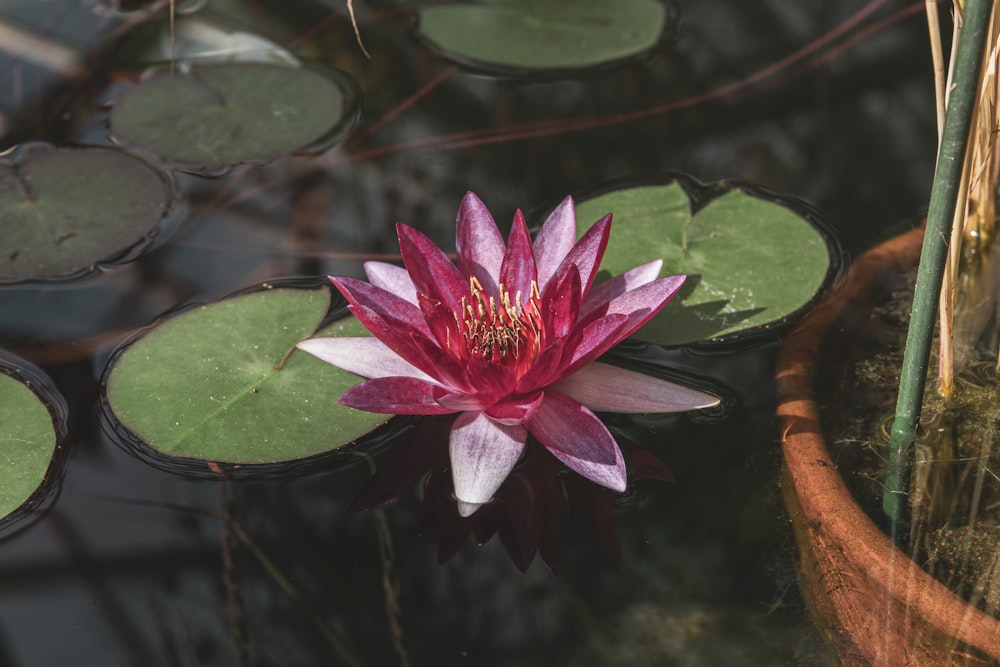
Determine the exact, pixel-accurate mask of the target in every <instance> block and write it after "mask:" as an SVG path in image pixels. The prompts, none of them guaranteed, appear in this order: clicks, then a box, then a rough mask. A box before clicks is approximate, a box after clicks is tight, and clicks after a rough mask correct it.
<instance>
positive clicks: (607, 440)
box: [528, 391, 627, 492]
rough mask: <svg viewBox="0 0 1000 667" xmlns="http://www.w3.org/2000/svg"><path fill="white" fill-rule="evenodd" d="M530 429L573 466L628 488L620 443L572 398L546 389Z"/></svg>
mask: <svg viewBox="0 0 1000 667" xmlns="http://www.w3.org/2000/svg"><path fill="white" fill-rule="evenodd" d="M528 429H529V430H530V431H531V435H533V436H535V437H536V438H538V441H539V442H540V443H542V444H543V445H544V446H545V448H546V449H548V450H549V451H550V452H552V455H553V456H555V457H556V458H557V459H559V460H560V461H562V462H563V463H565V464H566V466H567V467H569V469H570V470H573V471H574V472H577V473H579V474H580V475H582V476H584V477H586V478H587V479H589V480H591V481H592V482H596V483H597V484H600V485H601V486H605V487H607V488H609V489H612V490H613V491H618V492H622V491H624V490H625V486H626V485H627V474H626V471H625V459H624V458H623V457H622V453H621V450H620V449H618V443H616V442H615V439H614V437H612V435H611V432H610V431H608V429H607V427H605V426H604V424H603V423H601V420H600V419H598V418H597V417H596V416H595V415H594V413H593V412H591V411H590V410H588V409H587V408H585V407H584V406H583V405H581V404H579V403H577V402H576V401H574V400H573V399H572V398H570V397H568V396H565V395H563V394H560V393H559V392H556V391H547V392H545V399H544V400H543V401H542V404H541V405H540V406H538V409H537V410H536V411H535V414H534V416H532V418H531V420H530V421H529V422H528Z"/></svg>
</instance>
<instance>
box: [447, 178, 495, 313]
mask: <svg viewBox="0 0 1000 667" xmlns="http://www.w3.org/2000/svg"><path fill="white" fill-rule="evenodd" d="M455 250H456V251H457V252H458V268H459V269H460V270H461V272H462V273H464V274H465V275H467V276H475V277H476V278H477V279H478V280H479V282H480V284H482V286H483V287H484V288H486V291H487V292H489V293H490V294H496V293H497V283H498V282H499V281H500V266H501V264H502V263H503V256H504V243H503V237H502V236H501V235H500V230H499V229H497V224H496V222H495V221H494V220H493V216H492V215H491V214H490V212H489V209H487V208H486V205H485V204H483V202H482V201H480V199H479V197H477V196H476V195H474V194H473V193H471V192H466V193H465V197H463V198H462V205H461V206H460V207H459V209H458V221H457V228H456V230H455Z"/></svg>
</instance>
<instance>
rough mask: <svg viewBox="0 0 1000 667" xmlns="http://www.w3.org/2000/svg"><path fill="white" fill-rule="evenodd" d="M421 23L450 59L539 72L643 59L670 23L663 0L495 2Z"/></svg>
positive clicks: (439, 13) (426, 17) (424, 14)
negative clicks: (667, 21)
mask: <svg viewBox="0 0 1000 667" xmlns="http://www.w3.org/2000/svg"><path fill="white" fill-rule="evenodd" d="M417 15H418V16H419V20H420V23H419V27H420V32H421V34H422V35H423V36H424V38H425V39H426V40H427V41H428V42H430V44H431V45H432V46H434V47H436V48H438V49H440V50H442V51H443V52H444V53H445V55H446V56H448V57H451V58H453V59H456V60H459V61H462V62H469V61H471V62H472V63H474V64H481V65H486V66H488V67H489V66H494V67H501V68H517V69H527V70H536V71H537V70H547V69H556V70H558V69H569V68H579V67H588V66H593V65H603V64H607V63H611V62H615V61H618V60H622V59H624V58H628V57H630V56H634V55H637V54H640V53H642V52H644V51H647V50H649V49H650V48H652V47H653V46H654V45H655V44H656V43H657V41H658V40H659V39H660V35H661V33H662V32H663V28H664V25H665V24H666V20H667V13H666V9H665V7H664V5H663V3H662V2H657V0H615V2H608V0H573V1H572V2H567V1H566V0H492V1H486V2H477V3H468V4H444V5H432V6H429V7H424V8H422V9H420V10H419V11H418V12H417Z"/></svg>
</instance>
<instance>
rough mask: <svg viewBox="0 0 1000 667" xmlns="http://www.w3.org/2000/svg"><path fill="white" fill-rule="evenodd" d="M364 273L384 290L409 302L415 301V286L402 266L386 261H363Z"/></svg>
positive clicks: (370, 280) (369, 280)
mask: <svg viewBox="0 0 1000 667" xmlns="http://www.w3.org/2000/svg"><path fill="white" fill-rule="evenodd" d="M365 275H366V276H368V282H370V283H371V284H372V285H375V286H376V287H381V288H382V289H384V290H385V291H386V292H391V293H393V294H395V295H396V296H398V297H401V298H403V299H405V300H406V301H409V302H410V303H413V304H416V303H417V288H416V286H414V284H413V281H412V280H411V279H410V274H409V273H407V271H406V269H404V268H403V267H401V266H396V265H395V264H387V263H386V262H365Z"/></svg>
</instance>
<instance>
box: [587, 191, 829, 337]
mask: <svg viewBox="0 0 1000 667" xmlns="http://www.w3.org/2000/svg"><path fill="white" fill-rule="evenodd" d="M695 188H696V186H693V185H692V186H691V189H695ZM706 191H707V190H706ZM712 197H713V198H711V199H710V200H709V201H708V202H707V203H703V204H702V205H701V206H699V207H698V208H697V211H696V212H694V213H692V205H691V202H690V201H689V199H688V194H687V192H685V189H684V188H682V187H681V186H680V184H679V183H677V182H674V183H671V184H668V185H655V186H645V187H634V188H627V189H622V190H617V191H614V192H610V193H607V194H604V195H601V196H598V197H595V198H593V199H588V200H586V201H583V202H581V203H580V204H579V205H578V206H577V217H578V219H579V220H580V221H581V227H584V228H586V223H587V221H593V220H597V219H598V218H599V217H601V216H602V215H604V214H605V213H607V212H608V211H611V212H613V214H614V223H613V225H612V231H611V240H610V242H609V244H608V249H607V253H606V254H605V256H604V261H603V262H602V264H601V269H602V274H604V275H605V276H607V275H609V274H610V275H614V274H618V273H622V272H623V271H626V270H628V269H630V268H632V267H634V266H637V265H639V264H642V263H644V262H648V261H652V260H654V259H662V260H663V270H662V272H661V275H674V274H679V273H683V274H687V275H688V280H687V283H685V285H684V288H682V292H681V294H679V295H678V296H677V297H675V298H674V299H673V300H672V301H671V302H670V303H668V304H667V306H666V307H665V308H664V309H663V310H662V311H660V313H659V314H658V315H657V316H656V317H654V318H653V319H652V320H650V321H649V323H647V324H646V325H645V326H644V327H643V328H642V329H640V330H639V331H638V332H637V334H636V338H638V339H640V340H644V341H647V342H650V343H655V344H658V345H686V344H691V343H697V342H703V341H709V340H714V341H718V340H721V339H729V338H733V337H737V336H743V335H747V334H751V333H757V332H760V331H762V330H773V329H775V328H776V327H778V326H779V325H781V324H783V323H786V322H788V321H790V320H791V319H792V317H793V316H794V315H795V314H796V313H799V312H802V311H803V309H804V308H805V307H806V306H807V305H808V304H810V303H811V302H813V301H814V300H815V299H816V297H817V296H818V294H819V292H820V290H822V289H823V287H824V286H825V285H826V283H827V281H828V279H829V277H830V276H831V274H832V269H833V266H834V263H835V259H836V255H835V253H834V252H833V251H832V250H831V248H830V246H829V245H828V237H827V236H826V235H824V234H823V233H822V232H821V231H820V230H819V229H818V227H817V226H816V225H815V224H813V222H812V221H810V220H808V219H807V218H806V217H803V214H801V213H799V212H797V211H796V210H795V209H793V208H790V207H789V206H786V205H783V204H782V203H780V202H778V201H774V200H772V199H766V198H763V197H761V196H756V195H755V194H754V193H753V192H751V191H749V190H747V191H744V190H741V189H739V188H737V189H730V190H729V191H727V192H724V193H722V194H719V193H718V190H717V189H716V190H713V191H712ZM799 206H800V207H801V205H799ZM800 210H801V208H800ZM604 272H607V273H604Z"/></svg>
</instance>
